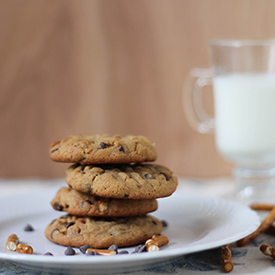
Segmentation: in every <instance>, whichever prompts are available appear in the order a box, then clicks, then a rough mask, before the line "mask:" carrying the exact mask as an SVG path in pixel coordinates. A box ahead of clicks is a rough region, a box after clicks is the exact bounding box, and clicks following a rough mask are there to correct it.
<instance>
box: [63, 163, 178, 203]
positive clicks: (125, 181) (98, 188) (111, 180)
mask: <svg viewBox="0 0 275 275" xmlns="http://www.w3.org/2000/svg"><path fill="white" fill-rule="evenodd" d="M66 180H67V184H68V185H69V186H70V187H72V188H73V189H75V190H77V191H79V192H83V193H88V194H91V195H95V196H100V197H110V198H117V199H156V198H161V197H167V196H170V195H171V194H172V193H173V192H174V191H175V190H176V188H177V183H178V181H177V178H176V177H175V176H173V174H172V172H171V171H170V170H169V169H168V168H166V167H164V166H161V165H157V164H128V165H81V164H74V165H71V166H70V167H69V168H68V169H67V171H66Z"/></svg>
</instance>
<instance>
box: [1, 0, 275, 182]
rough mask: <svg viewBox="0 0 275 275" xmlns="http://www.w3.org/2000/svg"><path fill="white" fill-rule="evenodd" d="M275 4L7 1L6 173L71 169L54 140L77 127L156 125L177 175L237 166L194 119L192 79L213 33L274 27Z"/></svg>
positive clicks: (153, 134)
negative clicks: (188, 110) (186, 90)
mask: <svg viewBox="0 0 275 275" xmlns="http://www.w3.org/2000/svg"><path fill="white" fill-rule="evenodd" d="M274 13H275V1H273V0H223V1H221V0H105V1H103V0H87V1H86V0H78V1H71V0H67V1H64V0H39V1H37V0H6V1H4V0H1V1H0V42H1V43H0V131H1V132H0V133H1V134H0V161H1V165H0V177H22V176H24V177H28V176H34V177H38V176H39V177H57V176H58V177H59V176H63V175H64V169H65V167H67V166H68V164H58V163H53V162H52V161H51V160H50V158H49V156H48V148H49V146H50V144H51V143H52V142H53V141H55V140H59V139H61V138H64V137H67V136H68V135H71V134H78V133H85V134H96V133H110V134H116V133H119V134H121V135H124V134H128V133H131V134H143V135H147V136H148V137H150V138H151V139H152V140H153V141H154V142H155V143H156V145H157V149H158V151H159V157H158V160H157V162H158V163H160V164H164V165H167V166H169V167H170V168H171V169H172V170H174V171H175V173H176V174H178V175H181V176H186V177H213V176H222V175H229V174H230V171H231V168H232V165H231V164H229V163H227V162H225V161H224V160H222V158H221V157H220V156H219V155H218V153H217V152H216V149H215V146H214V136H211V135H201V134H198V133H196V132H195V131H194V130H192V129H191V128H190V126H189V125H188V123H187V121H186V119H185V116H184V112H183V108H182V97H181V93H182V87H183V84H184V79H185V78H186V77H187V74H188V71H189V70H190V69H191V68H193V67H207V66H209V65H210V62H209V58H208V49H207V45H208V41H209V39H210V38H236V39H242V38H243V39H269V38H274V37H275V17H274ZM206 100H207V101H208V102H206V104H207V105H210V106H211V104H210V102H211V96H208V97H207V99H206Z"/></svg>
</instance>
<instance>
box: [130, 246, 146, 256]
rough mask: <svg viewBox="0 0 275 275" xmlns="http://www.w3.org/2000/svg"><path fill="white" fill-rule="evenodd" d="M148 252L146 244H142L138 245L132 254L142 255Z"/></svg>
mask: <svg viewBox="0 0 275 275" xmlns="http://www.w3.org/2000/svg"><path fill="white" fill-rule="evenodd" d="M145 251H146V246H145V244H140V245H138V246H137V247H136V248H135V250H134V251H133V252H132V254H134V253H141V252H145Z"/></svg>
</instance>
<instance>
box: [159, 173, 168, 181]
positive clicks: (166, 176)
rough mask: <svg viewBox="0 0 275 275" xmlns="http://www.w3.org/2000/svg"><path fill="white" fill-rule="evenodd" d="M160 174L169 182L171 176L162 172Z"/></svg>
mask: <svg viewBox="0 0 275 275" xmlns="http://www.w3.org/2000/svg"><path fill="white" fill-rule="evenodd" d="M160 174H161V175H164V177H165V179H166V180H167V181H168V180H169V176H168V175H167V174H166V173H164V172H160Z"/></svg>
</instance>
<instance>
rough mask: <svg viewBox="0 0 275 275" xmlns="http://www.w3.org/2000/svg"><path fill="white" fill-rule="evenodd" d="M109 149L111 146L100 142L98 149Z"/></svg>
mask: <svg viewBox="0 0 275 275" xmlns="http://www.w3.org/2000/svg"><path fill="white" fill-rule="evenodd" d="M108 147H109V145H108V144H107V143H105V142H100V144H99V146H98V148H97V149H106V148H108Z"/></svg>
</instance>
